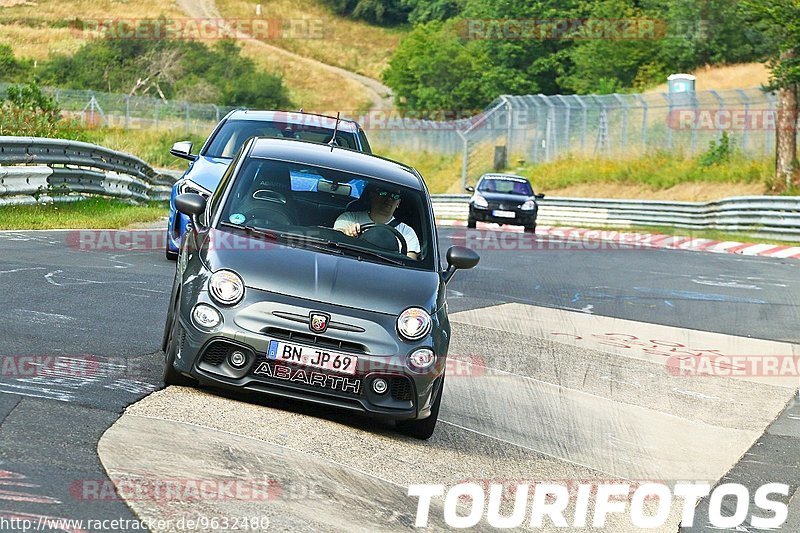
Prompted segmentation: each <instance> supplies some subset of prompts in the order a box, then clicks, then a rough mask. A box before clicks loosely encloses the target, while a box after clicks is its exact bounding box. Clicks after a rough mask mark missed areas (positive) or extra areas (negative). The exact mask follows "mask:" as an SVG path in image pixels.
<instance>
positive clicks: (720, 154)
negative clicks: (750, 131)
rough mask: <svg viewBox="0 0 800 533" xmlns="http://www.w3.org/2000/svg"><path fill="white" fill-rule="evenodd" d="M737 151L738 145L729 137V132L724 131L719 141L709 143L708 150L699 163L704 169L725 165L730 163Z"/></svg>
mask: <svg viewBox="0 0 800 533" xmlns="http://www.w3.org/2000/svg"><path fill="white" fill-rule="evenodd" d="M735 151H736V145H735V143H734V142H733V138H732V137H731V136H730V135H728V132H727V131H723V132H722V136H721V137H720V138H719V140H718V141H716V140H712V141H711V142H709V143H708V150H706V152H705V153H704V154H703V155H701V156H700V159H699V163H700V165H701V166H704V167H710V166H711V165H718V164H720V163H725V162H727V161H730V159H731V157H732V156H733V155H734V153H735Z"/></svg>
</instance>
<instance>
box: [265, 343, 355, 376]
mask: <svg viewBox="0 0 800 533" xmlns="http://www.w3.org/2000/svg"><path fill="white" fill-rule="evenodd" d="M267 359H272V360H273V361H283V362H286V363H294V364H296V365H303V366H310V367H314V368H322V369H324V370H332V371H334V372H341V373H342V374H350V375H353V374H355V373H356V368H357V367H358V357H355V356H353V355H348V354H344V353H337V352H330V351H328V350H320V349H318V348H314V347H313V346H303V345H301V344H292V343H289V342H282V341H269V349H268V350H267Z"/></svg>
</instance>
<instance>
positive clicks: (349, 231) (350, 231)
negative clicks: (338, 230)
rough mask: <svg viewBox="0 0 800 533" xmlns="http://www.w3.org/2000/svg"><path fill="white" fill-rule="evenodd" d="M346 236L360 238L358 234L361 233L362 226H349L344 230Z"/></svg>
mask: <svg viewBox="0 0 800 533" xmlns="http://www.w3.org/2000/svg"><path fill="white" fill-rule="evenodd" d="M342 231H343V232H344V234H345V235H348V236H350V237H358V234H359V233H361V224H353V225H351V226H348V227H346V228H344V230H342Z"/></svg>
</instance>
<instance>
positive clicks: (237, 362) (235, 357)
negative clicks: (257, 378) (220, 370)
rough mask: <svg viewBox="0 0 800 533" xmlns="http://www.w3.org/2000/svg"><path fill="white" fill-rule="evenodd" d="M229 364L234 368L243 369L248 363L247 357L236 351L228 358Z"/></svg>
mask: <svg viewBox="0 0 800 533" xmlns="http://www.w3.org/2000/svg"><path fill="white" fill-rule="evenodd" d="M228 362H229V363H230V364H231V366H232V367H233V368H242V367H243V366H244V365H245V363H247V356H246V355H245V354H244V353H242V352H240V351H239V350H236V351H235V352H233V353H232V354H230V355H229V356H228Z"/></svg>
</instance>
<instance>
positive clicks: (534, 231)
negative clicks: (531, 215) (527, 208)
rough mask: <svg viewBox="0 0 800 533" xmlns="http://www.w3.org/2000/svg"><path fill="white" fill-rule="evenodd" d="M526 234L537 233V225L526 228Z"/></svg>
mask: <svg viewBox="0 0 800 533" xmlns="http://www.w3.org/2000/svg"><path fill="white" fill-rule="evenodd" d="M525 233H536V224H534V225H532V226H525Z"/></svg>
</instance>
